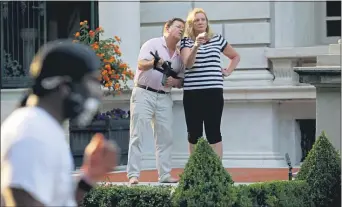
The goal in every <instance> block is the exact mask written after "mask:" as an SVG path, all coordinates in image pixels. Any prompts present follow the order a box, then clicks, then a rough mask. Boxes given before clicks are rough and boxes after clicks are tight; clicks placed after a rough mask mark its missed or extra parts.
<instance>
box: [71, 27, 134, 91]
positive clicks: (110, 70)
mask: <svg viewBox="0 0 342 207" xmlns="http://www.w3.org/2000/svg"><path fill="white" fill-rule="evenodd" d="M103 33H104V30H103V29H102V28H101V27H98V28H97V29H95V30H92V29H90V28H89V25H88V22H87V21H83V22H81V23H80V30H79V31H78V32H76V34H75V39H74V42H79V43H83V44H86V45H89V46H91V48H93V50H94V51H95V52H96V54H97V56H98V57H99V58H100V59H101V67H100V68H99V70H100V72H101V76H100V77H99V81H100V82H101V84H102V86H103V88H104V89H105V90H104V91H105V92H104V95H118V94H121V92H122V91H125V90H128V89H129V87H128V85H127V81H128V80H132V79H133V75H134V74H133V72H132V71H131V69H130V68H129V66H128V64H127V63H126V62H124V61H123V60H122V59H121V57H122V53H121V50H120V43H121V39H120V37H118V36H114V37H113V38H107V39H100V35H102V34H103Z"/></svg>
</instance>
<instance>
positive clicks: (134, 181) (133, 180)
mask: <svg viewBox="0 0 342 207" xmlns="http://www.w3.org/2000/svg"><path fill="white" fill-rule="evenodd" d="M138 183H139V180H138V178H137V177H131V178H130V179H129V184H131V185H135V184H138Z"/></svg>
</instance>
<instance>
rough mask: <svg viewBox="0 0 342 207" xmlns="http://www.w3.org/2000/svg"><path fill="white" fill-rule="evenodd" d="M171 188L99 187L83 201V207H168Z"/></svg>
mask: <svg viewBox="0 0 342 207" xmlns="http://www.w3.org/2000/svg"><path fill="white" fill-rule="evenodd" d="M170 195H171V188H170V187H165V186H158V187H153V186H134V187H128V186H115V185H111V186H99V187H97V188H94V189H93V190H92V191H90V192H89V193H88V194H87V195H86V196H85V198H84V199H83V205H82V206H83V207H137V206H139V207H170V206H171V196H170Z"/></svg>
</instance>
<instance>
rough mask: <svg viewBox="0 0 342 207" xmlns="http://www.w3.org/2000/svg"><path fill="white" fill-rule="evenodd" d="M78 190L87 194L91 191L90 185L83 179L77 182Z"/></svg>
mask: <svg viewBox="0 0 342 207" xmlns="http://www.w3.org/2000/svg"><path fill="white" fill-rule="evenodd" d="M77 186H78V188H79V189H81V190H83V191H85V192H89V191H90V190H91V189H93V186H92V185H89V184H88V183H87V182H86V181H85V180H84V179H83V178H81V180H80V181H79V182H78V185H77Z"/></svg>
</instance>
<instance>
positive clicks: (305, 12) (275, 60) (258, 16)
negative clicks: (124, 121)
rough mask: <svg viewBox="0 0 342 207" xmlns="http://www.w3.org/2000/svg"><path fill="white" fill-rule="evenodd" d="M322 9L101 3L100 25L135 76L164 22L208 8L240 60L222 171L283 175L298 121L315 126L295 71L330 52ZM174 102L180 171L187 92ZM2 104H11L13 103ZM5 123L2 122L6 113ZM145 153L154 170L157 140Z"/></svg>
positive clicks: (229, 92) (296, 141) (296, 151)
mask: <svg viewBox="0 0 342 207" xmlns="http://www.w3.org/2000/svg"><path fill="white" fill-rule="evenodd" d="M322 4H323V3H322V2H215V3H211V2H195V1H187V2H164V1H154V2H144V1H141V2H99V15H100V16H99V20H100V25H101V26H102V27H103V28H105V31H106V34H105V36H106V37H110V36H113V35H118V36H120V37H121V38H122V41H123V42H122V46H121V47H122V52H123V59H124V60H125V61H127V62H128V63H129V64H130V66H131V67H132V68H133V69H134V68H136V64H137V63H136V60H137V56H138V53H139V50H140V46H141V45H142V44H143V43H144V42H145V41H146V40H148V39H149V38H152V37H157V36H161V34H162V26H163V24H164V22H165V21H166V20H168V19H171V18H173V17H182V18H184V19H185V18H186V16H187V14H188V12H189V11H190V10H191V9H192V8H195V7H201V8H203V9H204V10H205V11H206V12H207V14H208V17H209V19H210V24H211V25H212V28H213V30H214V31H215V32H217V33H220V34H222V35H223V36H224V37H225V38H226V39H227V40H228V42H229V43H230V44H232V46H233V47H234V48H235V49H236V50H237V51H238V52H239V54H240V55H241V62H240V64H239V66H238V68H237V69H236V71H235V72H234V73H233V74H232V75H231V76H230V77H228V78H226V79H225V83H224V85H225V89H224V97H225V108H224V113H223V117H222V135H223V143H224V147H223V148H224V153H223V154H224V155H223V163H224V165H225V166H226V167H283V166H284V167H285V166H286V162H285V160H284V155H285V153H289V155H290V157H291V161H292V163H294V164H298V163H299V161H300V159H301V149H300V141H301V132H300V129H299V125H298V122H297V120H300V119H315V118H316V111H315V110H316V102H315V100H316V90H315V87H314V86H311V85H309V84H303V83H300V82H299V77H298V75H297V74H296V73H295V72H294V67H298V66H308V65H315V64H316V57H317V56H318V55H323V54H327V53H328V51H329V47H328V45H327V43H325V42H324V41H323V40H321V38H320V37H321V33H320V30H321V28H322V27H324V26H323V25H321V24H320V22H322V21H323V20H321V19H322V15H321V13H322V12H324V9H323V8H324V7H323V6H322ZM114 12H115V15H113V13H114ZM111 17H113V19H111ZM318 20H319V21H318ZM228 63H229V60H228V59H227V58H226V57H222V66H227V64H228ZM10 94H12V95H10ZM13 94H16V97H18V93H14V91H8V90H7V91H5V90H3V91H2V92H1V96H2V100H1V104H2V105H1V110H3V109H4V110H6V112H8V111H9V110H10V107H11V104H13V103H14V102H13V100H15V99H16V98H15V95H13ZM172 96H173V99H174V120H175V121H174V125H173V131H174V153H173V165H174V166H177V167H181V166H184V165H185V163H186V162H187V159H188V149H187V140H186V137H187V133H186V125H185V118H184V110H183V105H182V90H173V92H172ZM3 97H11V99H9V100H11V101H12V102H9V100H4V99H3ZM129 98H130V94H129V93H127V94H123V95H122V96H119V97H116V98H112V97H106V98H105V100H104V104H103V109H108V108H113V107H122V108H126V109H128V107H129V105H128V103H129ZM6 101H7V102H6ZM9 103H11V104H9ZM5 114H6V113H5ZM7 114H8V113H7ZM1 118H2V120H3V118H4V116H3V113H2V117H1ZM143 148H144V155H143V166H144V168H155V156H154V140H153V136H152V132H151V137H148V138H147V139H146V140H145V143H144V146H143Z"/></svg>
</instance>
